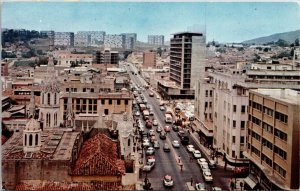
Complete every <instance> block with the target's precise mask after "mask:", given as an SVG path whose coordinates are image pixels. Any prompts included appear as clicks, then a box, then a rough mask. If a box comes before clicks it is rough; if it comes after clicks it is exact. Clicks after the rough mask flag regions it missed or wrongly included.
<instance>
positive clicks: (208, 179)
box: [203, 171, 213, 182]
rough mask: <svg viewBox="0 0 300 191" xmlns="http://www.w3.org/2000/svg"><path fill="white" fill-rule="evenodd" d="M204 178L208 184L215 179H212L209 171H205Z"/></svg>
mask: <svg viewBox="0 0 300 191" xmlns="http://www.w3.org/2000/svg"><path fill="white" fill-rule="evenodd" d="M203 178H204V181H206V182H212V181H213V177H212V175H211V173H210V172H209V171H204V172H203Z"/></svg>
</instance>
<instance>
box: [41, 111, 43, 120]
mask: <svg viewBox="0 0 300 191" xmlns="http://www.w3.org/2000/svg"><path fill="white" fill-rule="evenodd" d="M43 119H44V114H43V112H41V120H43Z"/></svg>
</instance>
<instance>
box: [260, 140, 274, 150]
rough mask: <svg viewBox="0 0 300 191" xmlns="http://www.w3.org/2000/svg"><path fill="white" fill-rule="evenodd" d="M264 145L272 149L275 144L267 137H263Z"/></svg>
mask: <svg viewBox="0 0 300 191" xmlns="http://www.w3.org/2000/svg"><path fill="white" fill-rule="evenodd" d="M262 145H263V146H264V147H268V148H269V149H270V150H273V144H272V143H271V142H270V141H268V140H267V139H265V138H262Z"/></svg>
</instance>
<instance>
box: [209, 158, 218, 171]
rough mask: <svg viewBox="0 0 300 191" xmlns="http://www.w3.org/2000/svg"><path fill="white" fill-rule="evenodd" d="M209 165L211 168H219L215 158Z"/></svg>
mask: <svg viewBox="0 0 300 191" xmlns="http://www.w3.org/2000/svg"><path fill="white" fill-rule="evenodd" d="M208 165H209V167H210V168H211V169H214V168H217V164H216V161H214V160H209V161H208Z"/></svg>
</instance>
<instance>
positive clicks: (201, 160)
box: [197, 158, 207, 164]
mask: <svg viewBox="0 0 300 191" xmlns="http://www.w3.org/2000/svg"><path fill="white" fill-rule="evenodd" d="M197 162H198V164H201V163H207V162H206V159H205V158H199V159H197Z"/></svg>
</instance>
